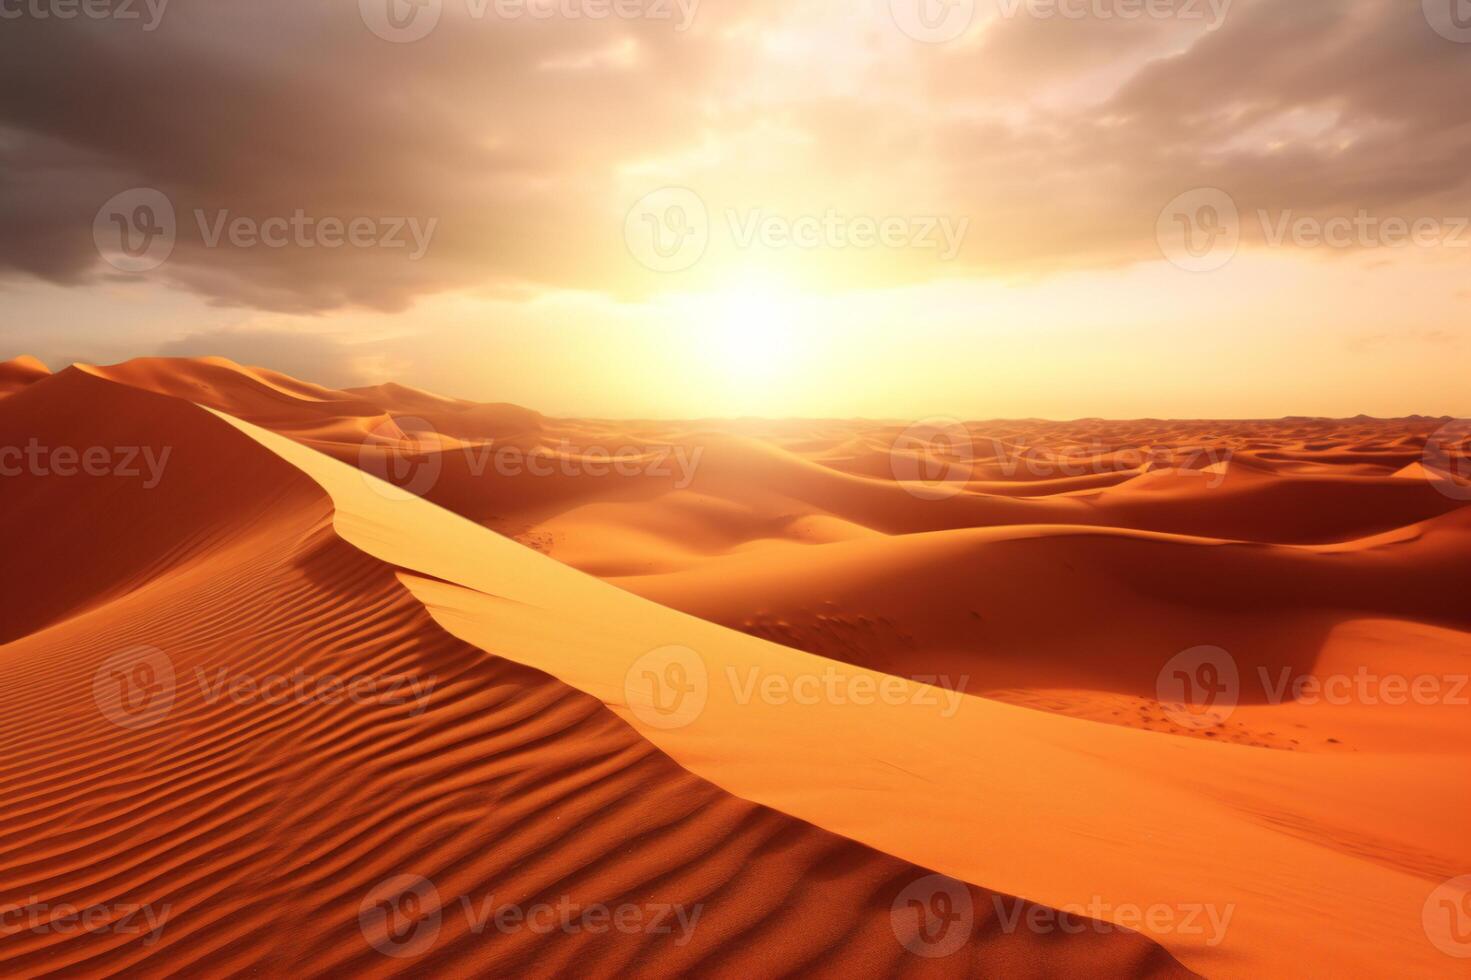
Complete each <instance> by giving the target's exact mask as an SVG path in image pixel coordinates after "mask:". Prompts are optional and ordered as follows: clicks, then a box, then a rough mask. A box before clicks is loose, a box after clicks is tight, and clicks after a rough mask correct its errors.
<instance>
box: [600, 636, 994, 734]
mask: <svg viewBox="0 0 1471 980" xmlns="http://www.w3.org/2000/svg"><path fill="white" fill-rule="evenodd" d="M969 681H970V675H969V674H962V675H961V676H960V677H958V678H952V677H950V676H949V675H948V674H916V675H914V676H912V677H907V678H906V677H899V676H896V675H892V674H875V673H870V672H868V671H857V670H851V669H842V668H840V667H839V666H838V665H837V664H829V665H827V666H824V667H819V668H816V669H813V670H807V671H797V672H793V673H788V672H776V671H770V670H766V669H763V668H762V667H760V666H754V665H753V666H748V667H744V668H742V667H736V666H735V665H733V664H727V665H725V667H724V668H723V669H722V670H720V671H719V672H718V673H713V674H712V672H711V671H710V669H709V667H708V666H707V664H706V663H705V658H704V657H702V656H700V654H699V653H697V652H695V651H694V650H692V649H690V648H689V647H686V646H678V645H673V646H665V647H659V648H658V649H655V650H650V651H649V652H648V653H645V654H643V655H642V656H640V657H639V658H638V659H637V660H635V661H634V662H633V663H632V664H631V665H630V666H629V668H628V670H627V671H625V672H624V675H623V698H624V703H625V704H626V705H628V708H629V710H630V711H632V712H633V714H634V716H635V717H636V718H638V719H639V720H640V721H642V722H643V723H644V724H646V725H650V726H651V727H654V728H659V729H664V730H670V729H676V728H683V727H685V726H686V725H689V724H692V723H693V722H694V721H695V720H696V719H697V718H699V717H700V715H701V714H702V713H703V712H704V710H705V706H706V704H708V703H709V700H710V694H711V691H712V687H713V686H714V685H716V684H724V685H725V689H726V690H727V691H728V692H729V694H730V698H731V700H733V701H734V702H735V703H736V704H743V705H744V704H751V703H753V702H760V703H761V704H768V705H773V706H776V707H788V706H795V707H812V706H815V705H835V706H844V705H855V706H860V707H864V706H869V705H875V704H885V705H899V704H912V705H916V706H918V707H922V708H932V709H934V710H936V711H938V712H939V713H940V717H942V718H953V717H955V714H956V712H958V711H959V710H960V706H961V705H962V704H963V703H964V701H965V693H964V692H965V689H966V685H967V684H968V683H969Z"/></svg>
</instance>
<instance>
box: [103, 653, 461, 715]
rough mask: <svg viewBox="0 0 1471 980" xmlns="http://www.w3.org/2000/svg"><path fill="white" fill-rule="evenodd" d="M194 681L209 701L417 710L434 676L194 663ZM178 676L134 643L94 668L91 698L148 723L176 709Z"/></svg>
mask: <svg viewBox="0 0 1471 980" xmlns="http://www.w3.org/2000/svg"><path fill="white" fill-rule="evenodd" d="M193 680H194V684H195V686H196V688H197V690H198V692H199V695H200V698H201V700H202V701H203V702H204V703H205V704H210V705H213V704H217V703H219V702H221V701H226V700H228V701H229V702H230V703H232V704H235V705H237V706H239V705H246V704H263V705H268V706H276V705H283V704H290V705H298V706H302V707H312V706H319V705H333V704H341V703H343V702H348V703H351V704H356V705H365V706H369V707H395V706H398V705H411V707H410V708H409V714H410V715H412V716H418V715H421V714H423V713H424V711H425V710H426V709H427V708H428V705H429V699H430V696H431V695H432V694H433V693H434V687H435V685H436V684H437V683H438V678H437V677H435V676H432V675H431V676H427V677H425V676H421V675H419V674H416V673H402V674H311V673H308V672H307V671H306V669H305V668H301V667H298V668H297V669H296V670H294V671H292V672H290V673H287V674H281V673H266V674H252V673H247V672H244V671H239V670H234V669H232V668H230V667H228V666H225V667H217V668H214V669H213V670H206V669H205V668H203V667H195V668H194V671H193ZM179 684H180V680H179V677H178V675H177V673H176V672H175V669H174V662H173V659H172V658H171V657H169V655H168V654H166V653H164V652H163V651H162V650H160V649H158V648H157V647H151V646H137V647H130V648H128V649H126V650H120V651H119V652H117V653H115V654H113V655H112V656H110V657H108V658H107V659H106V660H104V661H102V663H101V664H99V665H98V667H97V669H96V670H95V671H94V672H93V674H92V700H93V702H94V703H95V704H96V705H97V710H98V711H100V712H101V713H102V716H103V717H104V718H106V719H107V720H108V721H110V722H112V723H113V724H114V725H117V726H119V727H121V728H128V729H138V728H147V727H149V726H152V725H156V724H158V723H159V722H161V721H163V720H164V718H166V717H167V716H168V714H169V712H170V711H171V710H172V708H173V706H174V700H175V697H176V696H177V694H178V693H179Z"/></svg>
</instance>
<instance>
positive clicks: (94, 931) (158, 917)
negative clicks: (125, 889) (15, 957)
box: [0, 895, 174, 946]
mask: <svg viewBox="0 0 1471 980" xmlns="http://www.w3.org/2000/svg"><path fill="white" fill-rule="evenodd" d="M173 908H174V907H173V905H171V904H169V903H168V902H164V903H163V904H161V905H158V906H154V905H152V904H138V903H134V902H109V903H107V904H105V905H76V904H73V903H71V902H45V901H42V900H41V899H40V898H38V897H36V896H34V895H33V896H31V898H30V899H29V900H28V901H27V902H26V903H25V904H24V905H18V904H15V903H12V902H7V903H3V904H0V936H13V935H15V934H16V933H20V932H29V933H32V934H34V935H38V936H45V935H52V934H55V935H62V936H67V935H75V934H77V933H83V932H85V933H88V934H90V935H94V936H97V935H101V934H103V933H112V934H113V935H115V936H141V937H142V938H141V939H140V940H139V942H141V943H142V944H143V945H144V946H152V945H153V944H154V943H156V942H158V941H159V939H160V938H162V936H163V927H164V925H165V924H166V923H167V922H168V920H169V913H170V912H172V911H173Z"/></svg>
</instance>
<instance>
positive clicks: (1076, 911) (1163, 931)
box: [991, 895, 1236, 947]
mask: <svg viewBox="0 0 1471 980" xmlns="http://www.w3.org/2000/svg"><path fill="white" fill-rule="evenodd" d="M991 903H992V905H993V906H994V907H995V910H996V921H997V922H999V923H1000V925H1001V931H1002V932H1004V933H1006V934H1007V935H1011V934H1012V933H1015V932H1016V931H1017V930H1018V929H1021V928H1025V929H1026V930H1027V931H1028V932H1031V933H1034V934H1036V935H1039V936H1049V935H1053V934H1055V933H1059V932H1061V933H1065V934H1067V935H1071V936H1076V935H1079V934H1081V933H1084V932H1094V933H1098V934H1099V935H1107V934H1109V933H1115V932H1122V931H1125V930H1128V931H1131V932H1142V933H1148V934H1150V935H1155V936H1160V935H1175V936H1194V937H1197V938H1199V939H1200V940H1201V941H1203V942H1204V944H1205V945H1206V946H1209V947H1216V946H1219V945H1221V943H1223V942H1225V941H1226V932H1227V930H1228V929H1230V927H1231V919H1232V918H1234V917H1235V915H1236V906H1235V904H1234V903H1231V904H1227V905H1216V904H1214V903H1208V902H1176V903H1169V902H1154V903H1151V904H1149V905H1137V904H1135V903H1132V902H1111V901H1109V900H1108V899H1105V898H1104V897H1103V896H1102V895H1094V896H1092V897H1090V898H1089V899H1088V901H1087V902H1069V903H1066V904H1063V905H1059V906H1058V907H1057V908H1048V907H1047V906H1045V905H1035V904H1033V903H1031V902H1025V901H1023V900H1022V899H1019V898H1011V899H1008V898H1005V897H1003V896H1001V895H992V896H991Z"/></svg>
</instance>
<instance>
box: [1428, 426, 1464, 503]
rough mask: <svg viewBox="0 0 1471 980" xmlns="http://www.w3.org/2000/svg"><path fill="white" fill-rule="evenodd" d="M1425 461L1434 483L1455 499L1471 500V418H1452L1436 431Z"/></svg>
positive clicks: (1438, 488) (1431, 437)
mask: <svg viewBox="0 0 1471 980" xmlns="http://www.w3.org/2000/svg"><path fill="white" fill-rule="evenodd" d="M1421 462H1422V463H1423V464H1424V467H1425V476H1426V478H1427V479H1428V480H1429V481H1430V485H1431V486H1433V487H1435V489H1437V490H1439V491H1440V492H1441V493H1443V494H1445V495H1446V496H1447V497H1450V498H1451V499H1452V500H1471V419H1452V420H1451V421H1449V422H1447V423H1445V424H1444V425H1442V426H1440V427H1439V428H1438V429H1436V430H1435V431H1434V432H1432V433H1431V434H1430V438H1428V439H1426V440H1425V449H1424V451H1423V452H1422V453H1421Z"/></svg>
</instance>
